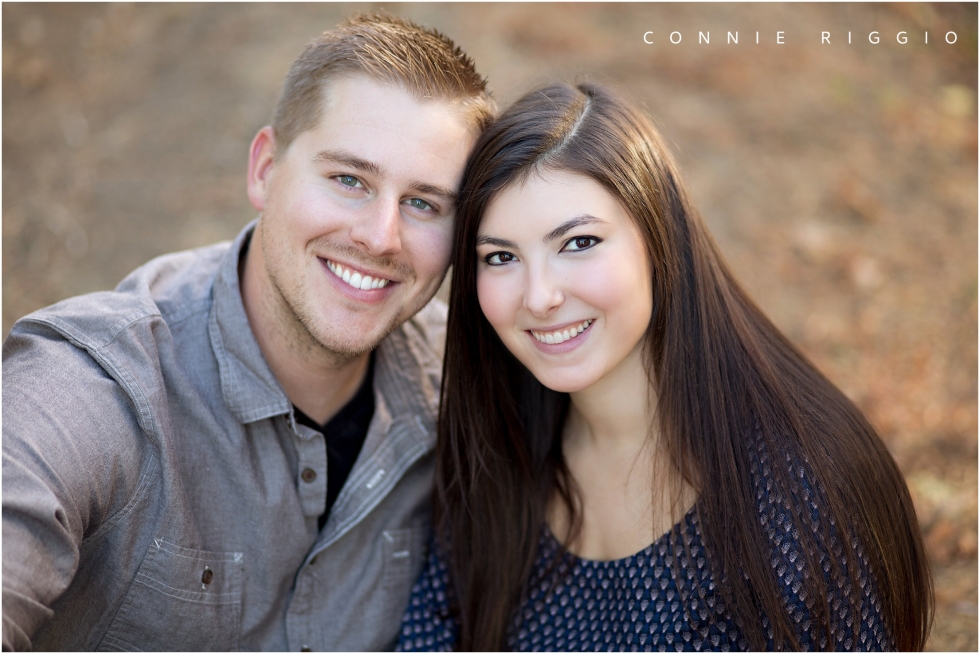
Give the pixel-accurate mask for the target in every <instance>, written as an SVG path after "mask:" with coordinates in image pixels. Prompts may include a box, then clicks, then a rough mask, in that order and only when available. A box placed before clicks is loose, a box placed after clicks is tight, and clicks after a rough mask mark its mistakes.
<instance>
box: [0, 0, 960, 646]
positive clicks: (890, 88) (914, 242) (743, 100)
mask: <svg viewBox="0 0 980 654" xmlns="http://www.w3.org/2000/svg"><path fill="white" fill-rule="evenodd" d="M382 6H383V5H377V4H375V5H352V4H343V5H331V4H320V3H317V4H302V5H289V4H259V3H248V4H224V3H222V4H20V3H13V4H11V3H4V4H3V8H2V11H3V334H4V336H6V334H7V332H8V331H9V330H10V327H11V325H12V324H13V323H14V321H15V320H17V319H18V318H20V317H21V316H23V315H25V314H27V313H29V312H30V311H33V310H35V309H37V308H40V307H42V306H45V305H47V304H50V303H53V302H56V301H58V300H60V299H63V298H65V297H68V296H71V295H75V294H79V293H85V292H88V291H95V290H102V289H109V288H112V287H113V286H115V284H116V283H117V282H118V281H119V280H120V279H121V278H122V277H123V276H125V275H126V274H127V273H128V272H129V271H130V270H132V269H133V268H135V267H137V266H138V265H140V264H141V263H143V262H145V261H147V260H148V259H150V258H152V257H154V256H157V255H159V254H163V253H166V252H171V251H174V250H179V249H184V248H191V247H195V246H199V245H204V244H208V243H212V242H215V241H218V240H223V239H230V238H232V237H234V236H235V234H236V233H237V232H238V231H239V229H240V228H241V227H242V226H243V225H244V224H245V223H246V222H248V221H249V220H251V219H252V218H253V217H254V211H253V210H252V208H251V206H250V205H249V203H248V200H247V198H246V195H245V171H246V163H247V156H248V146H249V142H250V140H251V138H252V137H253V135H254V134H255V132H256V131H257V130H258V129H259V128H260V127H262V126H263V125H265V124H266V123H267V122H268V121H269V119H270V116H271V112H272V108H273V105H274V103H275V100H276V96H277V94H278V90H279V85H280V83H281V80H282V78H283V76H284V74H285V72H286V70H287V69H288V67H289V64H290V63H291V61H292V59H293V58H294V57H295V56H296V55H297V54H298V53H299V52H300V50H301V49H302V47H303V45H304V44H305V43H306V42H307V41H308V40H309V39H310V38H312V37H313V36H315V35H316V34H317V33H318V32H320V31H323V30H325V29H329V28H330V27H332V26H334V25H335V24H336V23H338V22H339V21H340V20H342V19H343V17H344V16H345V15H347V14H349V13H351V12H354V11H357V10H364V9H375V8H381V7H382ZM384 8H386V9H388V10H390V11H392V12H393V13H396V14H399V15H404V16H407V17H409V18H412V19H414V20H416V21H418V22H421V23H423V24H425V25H428V26H432V27H435V28H437V29H439V30H441V31H443V32H445V33H447V34H448V35H450V36H451V37H452V38H454V39H455V40H456V41H457V43H459V44H460V45H461V46H463V48H464V49H466V50H467V51H468V52H469V54H470V55H472V56H473V57H474V59H475V60H476V62H477V64H478V67H479V69H480V70H481V72H482V74H484V75H486V76H487V77H488V78H489V82H490V85H491V87H492V88H493V90H494V93H495V96H496V97H497V99H498V102H500V103H501V105H506V104H507V103H508V102H510V101H512V100H514V99H516V98H517V97H518V95H519V94H521V93H522V92H523V91H525V90H527V89H528V88H530V87H531V86H533V85H536V84H539V83H543V82H548V81H551V80H554V79H571V80H578V79H591V80H595V81H600V82H606V83H610V84H614V85H616V86H617V87H619V88H620V89H621V90H623V91H625V92H626V93H627V94H628V95H630V96H632V97H633V98H634V99H636V100H638V101H640V102H641V103H642V104H643V105H644V106H646V107H647V109H648V110H649V111H650V112H651V113H652V114H653V116H654V117H655V120H656V122H657V124H658V126H659V127H660V129H661V130H662V132H663V133H664V135H665V137H666V139H667V141H668V142H669V143H670V144H671V145H672V147H673V149H674V152H675V154H676V155H677V157H678V160H679V162H680V164H681V169H682V172H683V174H684V175H685V176H686V179H687V181H688V184H689V187H690V190H691V192H692V195H693V197H694V198H695V201H696V202H697V204H698V205H699V207H700V209H701V210H702V212H703V214H704V216H705V218H706V220H707V222H708V223H709V225H710V226H711V228H712V229H713V232H714V235H715V237H716V238H717V240H718V242H719V244H720V246H721V248H722V250H723V251H724V253H725V255H726V256H727V257H728V260H729V263H730V264H731V266H732V268H733V269H734V271H735V273H736V274H737V275H738V276H739V277H740V279H741V280H742V282H743V283H744V285H745V286H746V287H747V288H748V290H749V291H750V292H751V293H752V294H753V295H754V297H755V298H756V299H757V301H758V302H759V303H760V304H761V306H762V307H763V308H764V309H765V310H766V311H767V312H768V313H769V315H770V316H771V317H772V318H773V319H774V321H775V322H776V324H777V325H778V326H779V327H780V328H781V329H783V330H784V331H785V332H786V334H787V335H788V336H789V337H790V338H791V339H792V340H793V341H794V342H795V343H797V344H798V345H800V346H801V347H802V348H803V350H804V351H805V352H806V353H807V354H808V355H809V356H810V357H811V358H812V359H813V360H814V361H815V362H816V364H817V365H818V367H820V368H821V369H822V370H823V371H824V372H825V373H826V374H827V376H829V377H830V379H831V380H833V381H834V382H835V383H837V384H838V385H839V386H840V387H841V388H842V389H843V390H844V391H845V392H846V393H847V394H848V396H849V397H851V398H852V399H853V400H854V401H855V402H857V404H858V405H859V406H860V407H861V408H862V409H863V410H864V411H865V412H866V413H867V415H868V416H869V417H870V419H871V421H872V422H873V423H874V425H875V426H876V427H877V428H878V429H879V431H880V433H881V435H882V437H883V438H884V440H885V442H886V443H887V445H888V447H889V449H890V450H891V452H892V454H893V455H894V456H895V458H896V459H897V461H898V463H899V465H900V466H901V467H902V469H903V470H904V472H905V474H906V477H907V480H908V483H909V486H910V488H911V491H912V494H913V497H914V499H915V503H916V507H917V510H918V513H919V517H920V520H921V522H922V527H923V530H924V533H925V537H926V542H927V547H928V551H929V555H930V558H931V560H932V562H933V566H934V568H933V572H934V574H935V579H936V595H937V615H936V622H935V626H934V628H933V632H932V637H931V639H930V642H929V647H930V649H933V650H974V651H975V650H976V649H977V646H978V645H977V5H976V4H900V5H883V4H860V5H857V4H856V5H851V4H837V3H832V4H820V5H810V4H752V5H737V4H722V5H712V4H701V3H698V4H690V5H673V4H670V5H661V4H657V5H645V4H627V5H617V4H602V5H590V4H570V5H562V4H539V5H522V4H500V5H491V4H487V5H483V4H465V5H454V4H395V5H390V6H384ZM823 31H827V32H830V43H829V44H822V43H821V32H823ZM875 31H877V32H878V38H879V39H880V41H879V43H877V44H874V43H871V42H870V41H869V34H870V33H871V32H875ZM903 31H904V32H906V33H907V34H906V37H907V41H908V42H907V43H905V44H901V43H899V42H898V38H899V36H900V34H899V33H900V32H903ZM647 32H649V34H647V36H646V40H649V41H653V43H652V44H647V43H644V33H647ZM729 32H731V33H732V35H733V36H734V34H735V33H736V32H737V33H738V43H729V42H728V41H729V36H728V33H729ZM756 32H758V34H759V43H758V44H756V43H755V40H756ZM777 32H782V33H783V35H782V40H783V43H782V44H778V43H777ZM849 32H850V34H851V44H848V42H847V41H848V33H849ZM927 32H928V43H925V38H926V37H925V33H927ZM948 32H955V43H953V44H949V43H947V42H946V41H947V38H948V39H950V40H952V39H953V38H954V36H952V35H947V33H948ZM672 33H675V34H674V35H673V39H674V40H675V41H676V40H678V36H679V37H680V43H677V44H673V43H671V34H672ZM699 33H703V34H704V35H705V36H706V37H707V39H708V43H704V42H701V43H699ZM872 36H873V35H872ZM702 41H703V39H702Z"/></svg>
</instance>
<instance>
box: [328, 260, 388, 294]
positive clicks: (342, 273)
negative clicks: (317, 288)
mask: <svg viewBox="0 0 980 654" xmlns="http://www.w3.org/2000/svg"><path fill="white" fill-rule="evenodd" d="M323 261H325V262H326V263H327V270H329V271H330V272H332V273H333V274H334V275H335V276H337V277H339V278H340V279H342V280H343V281H344V282H345V283H347V284H348V285H349V286H353V287H354V288H356V289H360V290H362V291H372V290H375V289H379V288H384V287H385V286H387V285H388V284H389V283H391V280H390V279H385V278H384V277H381V276H380V275H373V276H372V275H369V274H368V273H366V272H361V271H357V270H355V269H354V268H351V267H350V266H345V265H343V264H340V263H337V262H336V261H331V260H330V259H323Z"/></svg>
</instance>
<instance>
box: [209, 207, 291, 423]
mask: <svg viewBox="0 0 980 654" xmlns="http://www.w3.org/2000/svg"><path fill="white" fill-rule="evenodd" d="M256 223H257V221H252V222H251V223H249V224H248V225H247V226H246V227H245V229H243V230H242V231H241V233H239V234H238V237H237V238H236V239H235V240H234V242H233V243H232V244H231V247H230V248H229V249H228V252H226V253H225V256H224V258H223V259H222V261H221V264H220V266H219V267H218V274H217V277H216V278H215V280H214V297H213V300H214V301H213V304H212V305H211V316H210V319H209V324H208V329H209V331H210V336H211V347H212V348H214V354H215V357H217V359H218V370H219V372H220V375H221V393H222V395H223V396H224V398H225V403H226V404H227V405H228V408H229V409H230V410H231V412H232V413H234V414H235V417H236V418H237V419H238V420H239V421H240V422H242V423H250V422H255V421H256V420H263V419H265V418H270V417H272V416H276V415H280V414H284V413H289V410H290V406H291V405H290V403H289V398H287V397H286V393H285V391H283V390H282V386H281V385H280V384H279V381H278V380H277V379H276V376H275V375H274V374H272V370H270V369H269V364H268V363H266V361H265V357H264V356H263V355H262V350H261V349H259V344H258V342H257V341H256V340H255V335H254V334H253V333H252V328H251V326H250V325H249V323H248V316H247V315H246V314H245V305H244V304H243V303H242V292H241V287H240V286H239V283H238V262H239V260H240V258H241V255H242V252H244V251H245V249H246V248H248V244H249V241H250V240H251V238H252V233H253V232H254V231H255V225H256Z"/></svg>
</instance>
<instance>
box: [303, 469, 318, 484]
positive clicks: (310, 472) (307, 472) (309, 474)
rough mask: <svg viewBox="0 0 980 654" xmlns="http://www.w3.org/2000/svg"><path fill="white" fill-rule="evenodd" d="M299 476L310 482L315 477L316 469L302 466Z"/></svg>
mask: <svg viewBox="0 0 980 654" xmlns="http://www.w3.org/2000/svg"><path fill="white" fill-rule="evenodd" d="M299 476H300V477H301V478H302V479H303V481H305V482H306V483H307V484H312V483H313V480H314V479H316V470H314V469H313V468H304V469H303V472H301V473H300V475H299Z"/></svg>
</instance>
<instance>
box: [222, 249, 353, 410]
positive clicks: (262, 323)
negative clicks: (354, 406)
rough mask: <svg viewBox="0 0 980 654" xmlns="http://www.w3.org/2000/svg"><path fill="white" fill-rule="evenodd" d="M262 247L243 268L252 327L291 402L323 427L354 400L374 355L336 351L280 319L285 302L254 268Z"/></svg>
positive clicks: (245, 258) (251, 252)
mask: <svg viewBox="0 0 980 654" xmlns="http://www.w3.org/2000/svg"><path fill="white" fill-rule="evenodd" d="M254 240H255V239H254V236H253V241H254ZM256 245H257V244H256V243H254V242H253V243H251V244H250V246H249V247H248V249H247V250H245V251H243V253H242V257H241V261H240V262H239V268H238V270H239V281H240V286H241V293H242V303H243V304H244V306H245V314H246V315H247V316H248V322H249V326H250V327H251V329H252V333H253V334H254V335H255V340H256V342H257V343H258V345H259V349H260V350H261V351H262V355H263V356H264V357H265V360H266V362H267V363H268V364H269V368H270V369H271V370H272V373H273V374H274V375H275V376H276V379H277V380H278V381H279V383H280V384H281V385H282V388H283V390H284V391H285V392H286V397H288V398H289V401H290V402H292V404H293V405H294V406H296V407H298V408H299V409H300V410H301V411H302V412H303V413H305V414H306V415H307V416H309V417H310V418H311V419H312V420H314V421H315V422H317V423H319V424H323V423H325V422H327V420H329V419H330V418H332V417H333V416H334V414H336V413H337V411H339V410H340V409H341V408H342V407H343V406H344V405H345V404H347V402H349V401H350V399H351V398H352V397H354V394H355V393H356V392H357V389H358V388H359V387H360V385H361V382H362V381H363V380H364V375H365V374H366V373H367V370H368V365H369V364H370V361H371V353H370V352H364V353H362V354H358V355H355V356H345V355H342V354H340V353H337V352H331V351H329V350H327V349H326V348H325V347H323V346H322V345H320V344H319V343H317V342H316V341H315V340H314V339H313V338H312V336H310V334H309V333H307V332H304V331H302V330H299V329H290V328H289V326H290V325H292V323H291V322H290V321H288V320H282V319H277V317H276V316H277V314H278V312H280V311H282V309H283V308H282V307H281V306H280V303H279V302H277V300H279V299H280V298H278V297H277V295H276V292H275V290H274V289H272V288H269V287H268V283H267V282H268V280H267V279H266V278H263V277H262V276H261V275H260V274H258V269H259V266H256V265H255V263H256V262H255V261H252V265H251V266H250V265H248V264H249V259H251V258H254V257H256V256H258V257H261V252H260V250H259V249H258V248H257V247H255V246H256Z"/></svg>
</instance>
